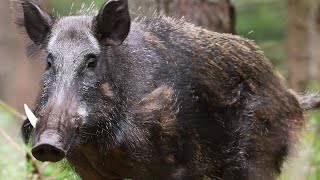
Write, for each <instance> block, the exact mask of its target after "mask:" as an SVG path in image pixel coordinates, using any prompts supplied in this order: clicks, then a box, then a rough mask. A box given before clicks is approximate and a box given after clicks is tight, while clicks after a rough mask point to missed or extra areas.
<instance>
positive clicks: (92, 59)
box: [87, 54, 97, 70]
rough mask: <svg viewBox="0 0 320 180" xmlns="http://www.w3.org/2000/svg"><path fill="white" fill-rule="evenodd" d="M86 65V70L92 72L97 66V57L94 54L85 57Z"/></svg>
mask: <svg viewBox="0 0 320 180" xmlns="http://www.w3.org/2000/svg"><path fill="white" fill-rule="evenodd" d="M87 59H88V63H87V70H94V69H95V68H96V66H97V56H96V55H94V54H89V55H88V56H87Z"/></svg>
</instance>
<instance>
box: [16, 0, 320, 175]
mask: <svg viewBox="0 0 320 180" xmlns="http://www.w3.org/2000/svg"><path fill="white" fill-rule="evenodd" d="M16 8H17V10H18V11H17V12H18V13H17V14H18V15H17V18H18V19H17V25H18V27H19V28H20V29H21V30H23V31H24V32H25V33H26V35H27V37H28V39H29V40H30V44H29V46H28V47H27V52H28V54H29V55H35V54H38V55H40V56H41V57H42V59H43V61H44V63H45V64H46V68H45V70H44V73H43V76H42V82H41V90H40V92H39V95H38V98H37V100H36V103H35V107H34V109H33V111H31V110H30V109H29V108H28V107H27V106H26V112H27V115H28V119H27V120H26V121H25V122H24V123H23V126H22V128H21V131H22V135H23V138H24V140H25V141H26V142H29V140H30V142H31V143H32V145H33V148H32V154H33V156H34V157H35V158H37V159H38V160H40V161H51V162H57V161H60V160H61V159H63V158H66V159H67V160H68V161H69V162H70V163H71V164H72V165H73V166H74V168H75V170H76V171H77V173H79V175H80V176H81V177H82V178H83V179H90V180H91V179H123V178H132V179H183V180H186V179H237V180H241V179H243V180H249V179H251V180H256V179H266V180H270V179H275V178H276V177H277V175H278V174H279V173H280V171H281V166H282V163H283V161H284V159H285V158H286V157H287V155H288V152H290V150H291V148H292V146H293V144H294V142H295V140H296V139H297V137H298V135H299V133H300V131H301V129H302V128H303V124H304V119H305V117H304V116H305V112H306V111H307V110H310V109H314V108H318V107H319V102H320V101H319V96H318V95H316V94H308V95H303V96H302V95H301V96H300V95H297V94H296V93H295V92H294V91H292V90H289V89H288V88H287V87H286V86H285V84H284V83H283V82H282V80H281V77H280V76H279V75H278V74H277V73H276V72H275V71H274V70H273V68H272V66H271V65H270V63H269V61H268V60H267V59H266V58H265V56H264V55H263V53H262V52H261V51H260V49H259V48H258V47H257V46H256V45H255V44H254V43H253V42H252V41H250V40H247V39H244V38H241V37H239V36H235V35H230V34H220V33H215V32H211V31H208V30H204V29H201V28H200V27H195V26H194V25H192V24H190V23H188V22H185V21H184V20H181V19H173V18H170V17H166V16H158V17H154V18H151V19H143V20H134V21H131V19H130V15H129V11H128V5H127V1H126V0H110V1H108V2H106V3H105V4H104V5H103V6H102V8H101V9H100V11H99V12H98V13H97V14H96V15H93V16H91V15H81V16H68V17H62V18H54V17H53V16H51V15H50V14H49V13H47V12H45V11H44V10H42V9H41V8H40V7H39V5H38V4H37V3H36V2H35V1H28V0H18V1H16ZM19 10H20V12H21V15H19ZM32 125H33V126H32Z"/></svg>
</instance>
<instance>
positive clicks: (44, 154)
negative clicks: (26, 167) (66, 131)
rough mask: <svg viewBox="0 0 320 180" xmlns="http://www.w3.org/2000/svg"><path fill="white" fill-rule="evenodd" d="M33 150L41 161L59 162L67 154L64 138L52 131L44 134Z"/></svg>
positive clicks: (33, 153) (34, 154)
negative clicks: (64, 147) (63, 142)
mask: <svg viewBox="0 0 320 180" xmlns="http://www.w3.org/2000/svg"><path fill="white" fill-rule="evenodd" d="M31 152H32V155H33V156H34V157H35V158H36V159H38V160H39V161H50V162H58V161H60V160H61V159H63V158H64V157H65V156H66V151H65V150H64V149H63V144H62V138H61V137H60V136H59V135H57V134H54V133H52V132H51V133H50V132H47V133H44V134H42V135H41V137H40V139H39V141H38V143H36V145H35V146H34V147H33V149H32V150H31Z"/></svg>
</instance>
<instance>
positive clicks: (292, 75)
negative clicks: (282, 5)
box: [287, 0, 320, 91]
mask: <svg viewBox="0 0 320 180" xmlns="http://www.w3.org/2000/svg"><path fill="white" fill-rule="evenodd" d="M287 3H288V4H287V5H288V40H287V47H288V69H289V71H288V76H289V77H288V80H289V85H290V87H291V88H293V89H295V90H298V91H304V90H305V89H306V88H307V86H308V80H310V79H316V80H317V81H318V83H320V71H319V68H320V53H319V50H318V49H319V45H320V41H319V40H320V39H319V36H320V24H319V23H320V17H319V3H320V2H319V0H288V1H287Z"/></svg>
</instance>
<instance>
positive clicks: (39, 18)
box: [12, 0, 54, 54]
mask: <svg viewBox="0 0 320 180" xmlns="http://www.w3.org/2000/svg"><path fill="white" fill-rule="evenodd" d="M12 6H13V8H14V10H15V16H16V24H17V27H18V28H19V29H20V30H22V32H23V33H24V34H26V35H27V37H28V39H29V40H30V41H31V42H30V46H29V48H34V49H35V48H36V47H38V48H39V47H40V46H42V45H43V44H44V42H45V40H46V39H47V37H48V36H49V33H50V31H51V26H52V24H53V22H54V19H53V18H52V17H51V15H50V14H48V13H47V12H45V11H43V10H42V9H41V8H40V6H39V3H38V1H36V0H15V1H13V5H12ZM29 54H32V52H30V53H29Z"/></svg>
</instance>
